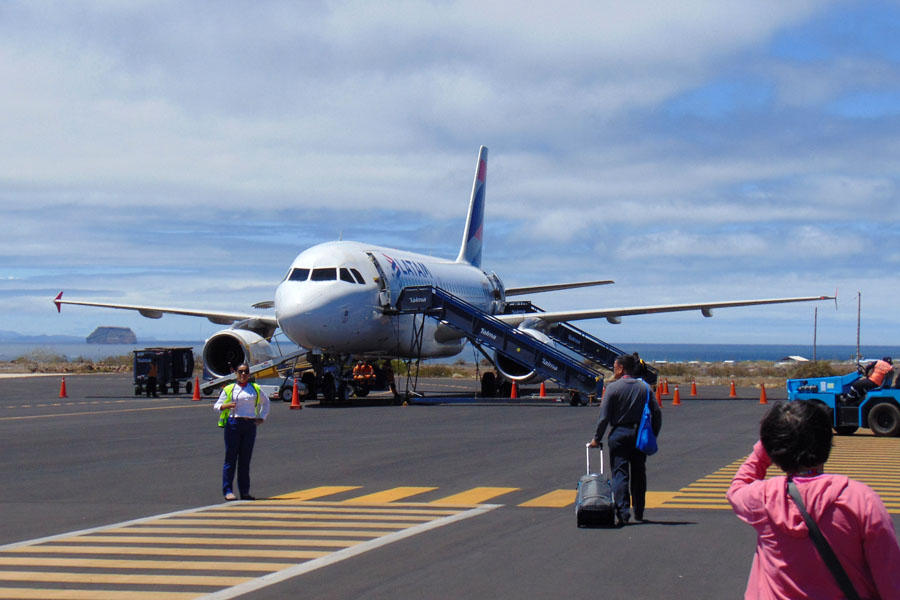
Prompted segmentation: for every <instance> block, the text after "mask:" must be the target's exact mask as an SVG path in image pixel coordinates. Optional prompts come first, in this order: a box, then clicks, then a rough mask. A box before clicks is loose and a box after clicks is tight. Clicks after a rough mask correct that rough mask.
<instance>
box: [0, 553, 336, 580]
mask: <svg viewBox="0 0 900 600" xmlns="http://www.w3.org/2000/svg"><path fill="white" fill-rule="evenodd" d="M7 552H11V553H18V554H113V555H139V556H207V557H220V558H223V559H226V560H227V559H234V558H301V559H310V558H319V557H321V556H325V555H326V554H328V552H323V551H319V550H269V549H261V548H235V547H233V546H232V545H231V544H228V547H227V548H226V547H222V548H155V547H152V546H132V547H121V546H83V545H71V546H63V545H49V544H48V545H41V546H22V547H19V548H15V549H13V550H7ZM0 579H3V572H2V571H0Z"/></svg>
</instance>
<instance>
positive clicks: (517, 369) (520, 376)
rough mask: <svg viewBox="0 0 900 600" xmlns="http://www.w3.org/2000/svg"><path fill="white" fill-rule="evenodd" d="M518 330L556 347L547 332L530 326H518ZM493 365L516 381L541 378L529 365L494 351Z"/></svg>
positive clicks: (531, 380) (529, 381) (522, 381)
mask: <svg viewBox="0 0 900 600" xmlns="http://www.w3.org/2000/svg"><path fill="white" fill-rule="evenodd" d="M518 329H519V331H521V332H522V333H527V334H528V335H530V336H531V337H533V338H535V339H537V340H540V341H542V342H544V343H545V344H550V345H551V346H554V347H556V344H554V343H553V340H552V339H551V338H550V336H548V335H547V334H545V333H543V332H542V331H538V330H537V329H532V328H530V327H522V326H521V325H520V326H519V328H518ZM494 366H495V367H497V370H498V371H500V374H501V375H503V376H504V377H506V378H507V379H509V380H510V381H515V382H517V383H531V382H537V381H540V380H541V378H540V377H539V376H538V375H537V373H535V371H534V369H532V368H531V367H526V366H525V365H523V364H522V363H519V362H516V361H514V360H512V359H511V358H508V357H506V356H505V355H503V354H500V353H499V352H494Z"/></svg>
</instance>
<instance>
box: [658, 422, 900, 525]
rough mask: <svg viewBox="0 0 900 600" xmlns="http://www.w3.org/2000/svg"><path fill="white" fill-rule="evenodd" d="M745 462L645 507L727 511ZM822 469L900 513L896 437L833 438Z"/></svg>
mask: <svg viewBox="0 0 900 600" xmlns="http://www.w3.org/2000/svg"><path fill="white" fill-rule="evenodd" d="M746 459H747V457H746V456H745V457H743V458H740V459H738V460H736V461H734V462H733V463H731V464H729V465H727V466H725V467H722V468H721V469H719V470H718V471H716V472H715V473H711V474H709V475H707V476H706V477H702V478H700V479H698V480H697V481H695V482H693V483H692V484H690V485H688V486H686V487H683V488H681V489H680V490H678V491H677V492H675V493H674V494H672V495H671V496H669V497H667V498H664V499H660V500H661V501H659V502H656V503H654V505H652V506H651V503H650V500H651V498H650V497H648V502H647V508H701V509H720V510H731V505H730V504H729V503H728V500H727V499H726V498H725V494H726V492H727V491H728V487H729V486H730V485H731V480H732V479H733V478H734V475H735V473H737V470H738V468H740V466H741V465H742V464H743V462H744V461H745V460H746ZM825 470H826V472H829V473H840V474H842V475H846V476H848V477H850V478H851V479H855V480H857V481H861V482H863V483H865V484H866V485H868V486H869V487H871V488H872V489H873V490H875V491H876V492H877V493H878V495H879V496H881V499H882V501H883V502H884V504H885V506H886V507H887V509H888V512H890V513H894V514H900V438H887V437H874V436H872V435H853V436H835V438H834V448H832V450H831V456H830V457H829V459H828V462H827V463H825ZM781 474H782V472H781V470H780V469H779V468H778V467H776V466H774V465H773V466H772V467H770V468H769V476H770V477H774V476H776V475H781Z"/></svg>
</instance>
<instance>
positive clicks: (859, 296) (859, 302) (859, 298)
mask: <svg viewBox="0 0 900 600" xmlns="http://www.w3.org/2000/svg"><path fill="white" fill-rule="evenodd" d="M861 312H862V292H859V291H857V292H856V364H859V359H860V358H862V356H860V354H859V317H860V314H861Z"/></svg>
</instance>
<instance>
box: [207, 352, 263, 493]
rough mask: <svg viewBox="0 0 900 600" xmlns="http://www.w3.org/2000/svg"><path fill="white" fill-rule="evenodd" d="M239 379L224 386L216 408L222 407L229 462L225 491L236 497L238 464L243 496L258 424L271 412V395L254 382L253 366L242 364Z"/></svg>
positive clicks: (224, 469) (247, 488) (224, 474)
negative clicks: (251, 378)
mask: <svg viewBox="0 0 900 600" xmlns="http://www.w3.org/2000/svg"><path fill="white" fill-rule="evenodd" d="M236 375H237V383H230V384H228V385H226V386H225V387H224V388H222V393H221V394H219V399H218V400H216V403H215V405H213V408H214V409H215V410H217V411H219V427H223V428H224V429H225V464H224V465H223V467H222V494H224V496H225V499H226V500H236V499H237V498H236V497H235V495H234V489H233V487H232V486H233V485H234V474H235V467H237V479H238V491H239V492H240V494H241V499H242V500H255V498H254V497H253V496H251V495H250V457H251V456H252V455H253V445H254V444H255V442H256V426H257V425H260V424H262V423H263V421H265V420H266V417H268V416H269V397H268V396H266V393H265V392H263V391H262V389H260V387H259V386H258V385H257V384H256V383H251V382H250V367H249V366H247V365H246V364H242V365H238V368H237V371H236Z"/></svg>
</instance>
